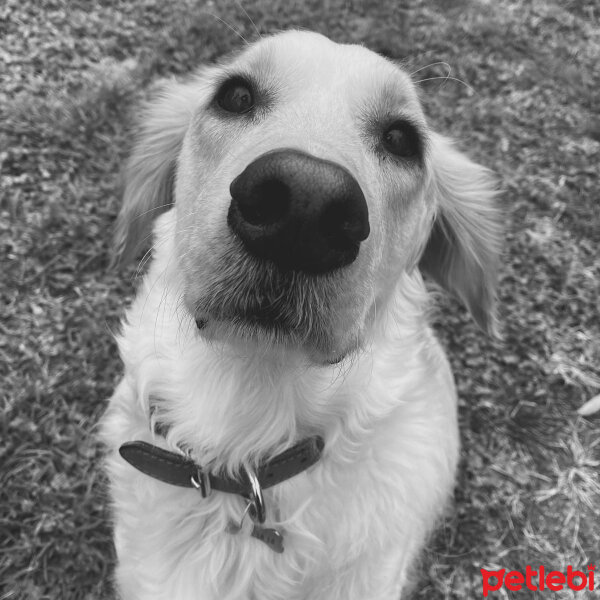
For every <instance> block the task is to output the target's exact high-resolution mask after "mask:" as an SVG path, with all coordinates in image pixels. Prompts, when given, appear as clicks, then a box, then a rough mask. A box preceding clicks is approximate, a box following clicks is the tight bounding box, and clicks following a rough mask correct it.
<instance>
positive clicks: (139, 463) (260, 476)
mask: <svg viewBox="0 0 600 600" xmlns="http://www.w3.org/2000/svg"><path fill="white" fill-rule="evenodd" d="M324 445H325V443H324V441H323V438H321V437H320V436H313V437H310V438H306V439H304V440H302V441H301V442H299V443H297V444H295V445H294V446H292V447H291V448H288V449H287V450H285V451H284V452H282V453H281V454H278V455H277V456H275V457H274V458H272V459H271V460H270V461H267V462H265V463H262V464H261V465H259V467H258V469H257V470H256V473H255V474H254V473H251V474H250V473H249V472H248V471H247V470H245V469H244V470H242V473H241V475H240V477H239V478H238V479H236V478H233V477H229V476H226V475H217V474H214V473H210V472H209V471H207V470H205V469H203V468H202V467H201V466H200V465H197V464H196V463H195V462H194V461H193V460H192V459H191V458H189V457H187V456H185V455H183V454H177V453H176V452H171V451H169V450H165V449H163V448H160V447H158V446H154V445H152V444H149V443H147V442H143V441H139V440H137V441H134V442H126V443H124V444H123V445H122V446H121V447H120V448H119V453H120V454H121V456H122V457H123V458H124V459H125V460H126V461H127V462H128V463H129V464H130V465H132V466H134V467H135V468H136V469H137V470H138V471H141V472H142V473H145V474H146V475H149V476H150V477H154V478H155V479H158V480H160V481H163V482H164V483H169V484H171V485H178V486H181V487H188V488H196V489H198V490H199V491H200V492H201V493H202V496H203V497H204V498H206V497H208V496H209V495H210V493H211V491H212V490H217V491H219V492H226V493H228V494H238V495H240V496H243V497H244V498H253V497H254V496H255V491H256V484H257V483H258V485H259V486H260V488H262V489H266V488H269V487H271V486H273V485H277V484H278V483H281V482H282V481H286V480H287V479H291V478H292V477H294V476H295V475H298V474H299V473H302V472H303V471H305V470H306V469H308V468H309V467H310V466H312V465H314V464H315V463H316V462H317V461H318V460H319V458H320V457H321V453H322V451H323V447H324Z"/></svg>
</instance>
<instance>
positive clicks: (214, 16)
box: [201, 9, 250, 45]
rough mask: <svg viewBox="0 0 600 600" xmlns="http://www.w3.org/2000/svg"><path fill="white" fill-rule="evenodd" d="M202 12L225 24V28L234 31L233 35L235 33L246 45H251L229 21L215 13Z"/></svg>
mask: <svg viewBox="0 0 600 600" xmlns="http://www.w3.org/2000/svg"><path fill="white" fill-rule="evenodd" d="M201 12H202V13H204V14H206V15H209V16H211V17H213V18H214V19H216V20H217V21H220V22H221V23H223V25H225V27H227V28H228V29H230V30H231V31H233V33H235V35H237V36H238V37H239V38H240V39H241V40H242V41H243V42H244V44H246V45H249V44H250V42H248V40H247V39H246V38H245V37H244V36H243V35H242V34H241V33H240V32H239V31H238V30H237V29H236V28H235V27H233V26H232V25H230V24H229V23H228V22H227V21H225V20H224V19H222V18H221V17H219V16H218V15H215V14H214V13H211V12H210V11H208V10H204V9H203V10H202V11H201Z"/></svg>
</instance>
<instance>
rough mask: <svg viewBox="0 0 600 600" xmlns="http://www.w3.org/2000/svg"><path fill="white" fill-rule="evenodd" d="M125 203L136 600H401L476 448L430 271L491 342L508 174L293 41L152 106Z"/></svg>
mask: <svg viewBox="0 0 600 600" xmlns="http://www.w3.org/2000/svg"><path fill="white" fill-rule="evenodd" d="M124 190H125V191H124V202H123V206H122V210H121V212H120V215H119V217H118V223H117V234H116V243H115V247H116V250H117V253H118V255H119V256H120V257H121V259H122V260H123V261H128V260H131V259H133V258H134V257H136V256H139V255H140V253H141V251H142V250H143V249H144V246H145V245H147V244H148V239H149V236H150V235H151V231H152V230H153V238H152V239H153V243H152V249H151V256H152V260H151V262H150V266H149V268H148V270H147V273H146V275H145V276H144V278H143V280H142V282H141V283H140V286H139V289H138V291H137V295H136V298H135V299H134V301H133V303H132V305H131V306H130V307H129V309H128V310H127V314H126V318H125V319H124V323H123V325H122V331H121V333H120V335H119V336H118V345H119V350H120V355H121V357H122V360H123V363H124V366H125V369H124V376H123V378H122V380H121V381H120V383H119V384H118V387H117V388H116V391H115V392H114V395H113V396H112V398H111V400H110V403H109V407H108V409H107V412H106V414H105V416H104V418H103V422H102V437H103V441H104V443H105V445H106V447H107V459H106V461H107V469H108V473H109V478H110V489H111V495H112V501H113V507H114V530H115V547H116V552H117V557H118V565H117V567H116V575H115V578H116V585H117V588H118V590H119V594H120V597H122V598H123V599H125V600H132V599H139V600H142V599H143V600H149V599H156V600H158V599H162V600H176V599H177V600H191V599H194V600H214V599H217V598H218V599H219V600H225V599H228V600H255V599H259V598H260V599H261V600H283V599H286V600H293V599H298V600H300V599H311V600H358V599H360V600H366V599H371V600H375V599H381V600H383V599H385V600H389V599H397V598H401V597H402V598H405V597H406V594H407V590H409V589H410V582H411V579H412V578H411V573H412V572H413V571H414V565H415V559H416V558H417V557H418V554H419V551H420V550H421V549H422V548H423V546H424V544H425V543H426V541H427V539H428V536H429V534H430V533H431V532H432V531H433V529H434V527H435V525H436V522H437V521H438V519H439V518H440V517H441V515H442V514H443V513H444V510H446V507H447V504H448V500H449V497H450V496H451V493H452V489H453V484H454V477H455V469H456V465H457V459H458V455H459V436H458V430H457V408H456V405H457V400H456V392H455V387H454V382H453V377H452V374H451V372H450V368H449V364H448V361H447V358H446V356H445V354H444V352H443V350H442V348H441V346H440V344H439V342H438V341H437V340H436V338H435V336H434V334H433V332H432V330H431V328H430V326H429V325H428V315H429V313H430V310H429V309H430V302H429V298H430V296H431V294H430V292H428V290H429V289H430V286H429V285H428V286H426V285H425V283H424V278H423V274H426V275H427V278H428V279H431V281H433V282H437V283H438V284H439V285H441V286H442V287H443V288H445V289H446V290H448V291H449V292H450V293H452V294H454V295H456V296H457V297H458V298H460V299H462V301H463V302H464V304H465V305H466V307H467V309H468V310H469V311H470V313H471V315H472V316H473V318H474V320H475V321H476V323H477V324H478V325H479V326H480V328H481V329H482V330H483V331H484V332H487V333H493V332H494V331H495V328H496V318H495V304H496V302H495V289H496V280H497V270H498V262H499V258H498V257H499V251H500V240H501V216H500V213H499V210H498V208H497V207H496V203H495V195H496V192H495V181H494V177H493V176H492V175H491V173H490V172H489V171H488V170H487V169H485V168H484V167H482V166H480V165H478V164H476V163H474V162H472V161H471V160H470V159H469V158H467V157H466V156H465V155H463V154H462V153H460V152H459V151H458V150H457V149H456V148H455V147H454V146H453V144H452V143H451V142H450V141H449V140H448V139H446V138H445V137H443V136H442V135H440V134H438V133H435V132H434V131H432V129H431V128H430V127H429V126H428V124H427V121H426V119H425V116H424V114H423V110H422V108H421V104H420V102H419V97H418V93H417V91H416V88H415V85H414V84H413V82H412V81H411V78H410V76H409V75H408V74H407V73H406V72H404V71H403V70H402V69H401V68H400V67H399V66H398V65H397V64H395V63H393V62H392V61H389V60H388V59H386V58H383V57H381V56H379V55H377V54H375V53H374V52H372V51H370V50H368V49H366V48H364V47H362V46H358V45H343V44H337V43H334V42H332V41H330V40H329V39H328V38H326V37H323V36H321V35H319V34H316V33H310V32H305V31H287V32H283V33H279V34H276V35H273V36H269V37H264V38H261V39H260V40H258V41H257V42H255V43H253V44H249V45H247V46H246V47H245V48H244V49H242V50H241V51H240V52H238V53H236V54H234V55H232V56H230V57H228V58H227V59H226V60H224V61H223V62H222V63H220V64H216V65H212V66H206V67H203V68H201V69H200V70H198V71H197V72H196V73H195V74H194V75H193V76H191V77H190V78H189V79H188V80H187V81H185V82H182V83H176V82H171V83H169V84H168V85H167V86H166V88H165V89H164V91H163V93H162V95H160V96H159V97H158V98H156V99H154V100H152V101H150V103H149V105H148V107H147V109H146V111H145V112H144V114H143V117H142V125H141V130H140V135H139V137H138V139H137V141H136V142H135V144H134V148H133V150H132V155H131V157H130V160H129V162H128V164H127V167H126V169H125V188H124Z"/></svg>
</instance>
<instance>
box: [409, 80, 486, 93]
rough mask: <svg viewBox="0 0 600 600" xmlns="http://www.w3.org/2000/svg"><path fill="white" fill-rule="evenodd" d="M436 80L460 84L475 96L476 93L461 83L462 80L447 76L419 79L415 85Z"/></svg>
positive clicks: (466, 84) (467, 85) (463, 82)
mask: <svg viewBox="0 0 600 600" xmlns="http://www.w3.org/2000/svg"><path fill="white" fill-rule="evenodd" d="M436 79H443V80H444V81H448V80H449V81H456V82H458V83H462V85H464V86H465V87H466V88H467V89H468V90H470V91H471V92H472V93H473V94H476V93H477V92H476V91H475V90H474V89H473V88H472V87H471V86H470V85H469V84H468V83H466V82H465V81H463V80H462V79H458V77H450V76H449V75H445V76H444V75H440V76H439V77H427V78H425V79H419V80H418V81H415V84H418V83H424V82H426V81H435V80H436Z"/></svg>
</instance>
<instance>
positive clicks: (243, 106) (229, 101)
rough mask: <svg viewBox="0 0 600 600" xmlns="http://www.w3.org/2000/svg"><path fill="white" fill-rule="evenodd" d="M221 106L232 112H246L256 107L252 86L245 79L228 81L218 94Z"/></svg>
mask: <svg viewBox="0 0 600 600" xmlns="http://www.w3.org/2000/svg"><path fill="white" fill-rule="evenodd" d="M217 102H218V104H219V106H220V107H221V108H222V109H223V110H226V111H227V112H230V113H236V114H242V113H246V112H248V111H249V110H251V109H252V108H253V107H254V96H253V94H252V88H251V86H250V85H249V84H248V83H247V82H246V81H244V80H243V79H239V78H235V79H230V80H229V81H226V82H225V83H224V84H223V85H222V86H221V89H220V90H219V93H218V94H217Z"/></svg>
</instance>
